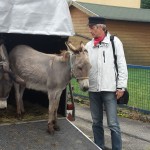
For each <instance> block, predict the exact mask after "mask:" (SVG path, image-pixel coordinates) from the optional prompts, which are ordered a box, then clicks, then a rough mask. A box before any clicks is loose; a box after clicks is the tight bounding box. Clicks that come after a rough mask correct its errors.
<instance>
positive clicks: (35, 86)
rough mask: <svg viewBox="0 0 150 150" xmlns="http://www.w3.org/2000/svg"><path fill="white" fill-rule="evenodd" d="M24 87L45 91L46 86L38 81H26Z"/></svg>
mask: <svg viewBox="0 0 150 150" xmlns="http://www.w3.org/2000/svg"><path fill="white" fill-rule="evenodd" d="M26 88H28V89H32V90H36V91H42V92H47V86H46V85H44V84H39V83H29V82H27V83H26Z"/></svg>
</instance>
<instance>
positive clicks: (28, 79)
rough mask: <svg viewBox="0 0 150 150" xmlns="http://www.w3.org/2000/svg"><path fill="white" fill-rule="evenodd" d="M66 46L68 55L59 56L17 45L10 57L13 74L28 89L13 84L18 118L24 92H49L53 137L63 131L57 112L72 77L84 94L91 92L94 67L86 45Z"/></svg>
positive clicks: (22, 109)
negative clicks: (62, 95) (90, 76)
mask: <svg viewBox="0 0 150 150" xmlns="http://www.w3.org/2000/svg"><path fill="white" fill-rule="evenodd" d="M66 46H67V49H68V50H69V51H66V50H65V51H63V52H62V53H61V54H60V55H56V54H45V53H42V52H39V51H36V50H34V49H33V48H31V47H29V46H27V45H18V46H16V47H15V48H13V49H12V51H11V52H10V55H9V61H10V67H11V69H12V71H13V72H14V73H15V74H16V75H17V76H19V77H20V78H21V79H23V80H24V81H25V86H23V85H20V84H17V83H14V87H15V93H16V105H17V114H18V115H21V114H22V113H24V106H23V100H22V97H23V93H24V90H25V88H28V89H33V90H37V91H43V92H46V93H47V94H48V99H49V111H48V132H49V133H50V134H54V132H55V130H56V131H57V130H60V128H59V126H58V125H57V109H58V106H59V101H60V96H61V94H62V91H63V90H64V89H65V88H66V86H67V84H68V83H69V82H70V80H71V77H72V75H74V77H75V78H76V79H77V81H78V83H79V85H80V88H81V90H83V91H86V90H88V88H89V79H88V74H89V70H90V67H91V64H90V62H89V57H88V53H87V50H86V49H85V48H84V44H83V43H82V42H81V44H80V47H79V48H78V49H77V48H75V47H74V46H73V45H72V44H71V42H66ZM70 51H71V52H70Z"/></svg>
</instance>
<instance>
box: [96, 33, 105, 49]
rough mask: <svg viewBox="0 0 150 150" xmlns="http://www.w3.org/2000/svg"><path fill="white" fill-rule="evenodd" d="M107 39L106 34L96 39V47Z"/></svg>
mask: <svg viewBox="0 0 150 150" xmlns="http://www.w3.org/2000/svg"><path fill="white" fill-rule="evenodd" d="M104 38H105V34H104V35H102V36H100V37H98V38H94V46H96V45H97V44H99V43H100V42H101V41H103V39H104Z"/></svg>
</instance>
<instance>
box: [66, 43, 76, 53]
mask: <svg viewBox="0 0 150 150" xmlns="http://www.w3.org/2000/svg"><path fill="white" fill-rule="evenodd" d="M65 44H66V46H67V48H68V50H69V51H72V52H73V53H75V54H78V53H79V50H78V49H76V48H75V47H74V46H73V45H72V44H71V42H66V43H65Z"/></svg>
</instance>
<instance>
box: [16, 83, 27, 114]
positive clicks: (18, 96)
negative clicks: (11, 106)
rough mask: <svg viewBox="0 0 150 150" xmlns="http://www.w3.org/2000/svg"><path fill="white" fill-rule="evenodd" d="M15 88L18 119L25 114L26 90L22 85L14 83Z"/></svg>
mask: <svg viewBox="0 0 150 150" xmlns="http://www.w3.org/2000/svg"><path fill="white" fill-rule="evenodd" d="M14 88H15V97H16V106H17V115H18V117H20V116H21V114H22V113H24V106H23V101H22V96H23V92H24V89H25V88H21V85H19V84H17V83H14Z"/></svg>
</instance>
